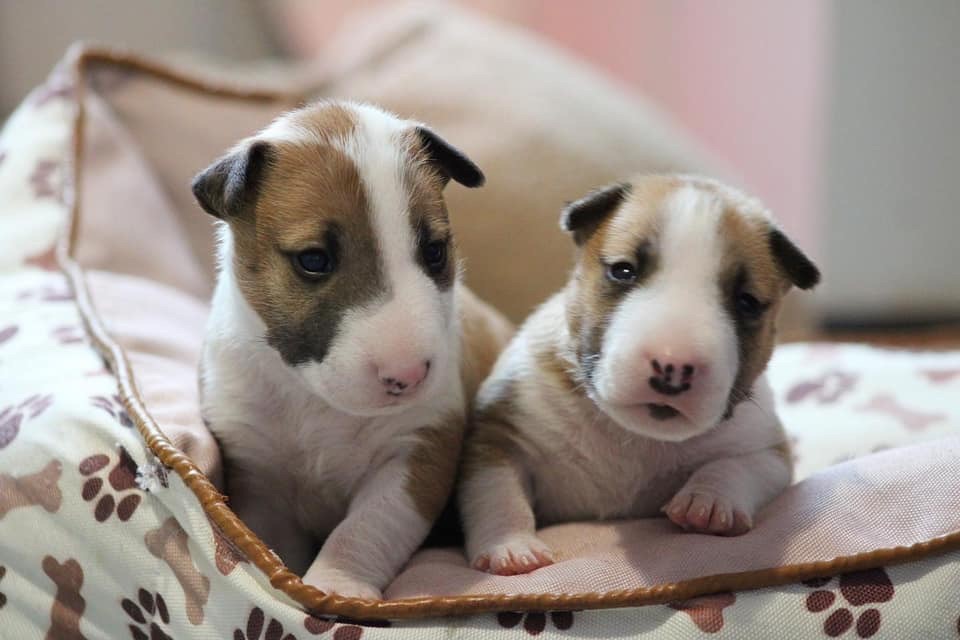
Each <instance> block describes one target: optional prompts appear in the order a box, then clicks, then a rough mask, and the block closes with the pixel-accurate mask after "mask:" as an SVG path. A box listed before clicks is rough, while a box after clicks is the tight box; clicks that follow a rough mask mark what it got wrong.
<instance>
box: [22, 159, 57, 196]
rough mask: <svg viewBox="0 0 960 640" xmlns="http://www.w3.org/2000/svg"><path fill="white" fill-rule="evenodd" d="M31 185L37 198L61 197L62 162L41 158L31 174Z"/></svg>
mask: <svg viewBox="0 0 960 640" xmlns="http://www.w3.org/2000/svg"><path fill="white" fill-rule="evenodd" d="M30 186H32V187H33V195H34V197H36V198H37V200H39V199H41V198H59V197H60V186H61V179H60V163H59V162H57V161H56V160H50V159H49V158H47V159H43V160H39V161H38V162H37V166H36V167H34V169H33V173H32V174H30Z"/></svg>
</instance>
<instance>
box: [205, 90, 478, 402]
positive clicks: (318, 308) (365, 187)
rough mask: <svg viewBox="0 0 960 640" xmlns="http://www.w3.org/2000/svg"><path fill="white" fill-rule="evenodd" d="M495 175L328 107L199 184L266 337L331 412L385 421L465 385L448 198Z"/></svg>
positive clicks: (355, 112)
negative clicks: (452, 380) (447, 384)
mask: <svg viewBox="0 0 960 640" xmlns="http://www.w3.org/2000/svg"><path fill="white" fill-rule="evenodd" d="M450 179H453V180H456V181H457V182H460V183H461V184H464V185H466V186H469V187H476V186H480V185H481V184H482V183H483V174H482V173H481V172H480V170H479V169H478V168H477V167H476V165H474V164H473V163H472V162H471V161H470V160H469V159H467V158H466V157H465V156H464V155H462V154H461V153H460V152H459V151H457V150H456V149H454V148H453V147H451V146H450V145H449V144H447V143H446V142H445V141H444V140H442V139H441V138H440V137H439V136H438V135H437V134H435V133H433V132H432V131H430V130H429V129H427V128H425V127H423V126H421V125H418V124H415V123H411V122H406V121H402V120H399V119H397V118H395V117H394V116H392V115H389V114H387V113H384V112H383V111H380V110H378V109H376V108H373V107H370V106H365V105H355V104H348V103H320V104H316V105H313V106H309V107H306V108H303V109H300V110H298V111H294V112H291V113H288V114H286V115H284V116H282V117H280V118H279V119H278V120H276V121H275V122H273V123H272V124H271V125H270V126H269V127H267V128H266V129H265V130H264V131H262V132H261V133H260V134H258V135H256V136H254V137H252V138H250V139H247V140H244V141H242V142H241V143H240V144H239V145H237V146H236V147H235V148H234V149H233V150H232V151H231V152H230V153H228V154H227V155H226V156H224V157H223V158H221V159H220V160H218V161H217V162H215V163H214V164H213V165H211V166H210V167H208V168H207V169H206V170H204V171H203V172H201V173H200V174H199V175H198V176H197V177H196V178H194V181H193V192H194V194H195V196H196V198H197V200H198V201H199V203H200V205H201V206H202V207H203V208H204V209H205V210H206V211H207V212H208V213H210V214H212V215H214V216H216V217H218V218H220V219H221V220H222V221H224V222H225V223H226V225H227V228H226V229H225V230H224V235H223V241H222V242H223V245H222V246H221V254H222V257H223V259H224V260H229V262H230V267H231V269H232V272H233V274H234V277H235V279H236V283H237V285H238V288H239V290H240V291H241V293H242V294H243V297H244V298H245V300H246V302H247V303H248V304H249V306H250V308H252V309H253V310H254V311H255V312H256V314H257V316H259V320H260V321H262V326H260V327H258V331H262V333H263V338H264V339H265V340H266V341H267V343H269V344H270V346H272V347H273V348H274V349H275V350H276V351H277V352H278V353H279V354H280V356H281V358H282V359H283V361H284V362H285V363H286V364H287V365H288V366H289V367H291V368H293V369H294V370H295V372H296V373H297V374H298V375H299V376H300V377H301V379H302V380H303V381H304V382H305V383H306V384H307V385H308V386H309V387H310V388H311V389H312V390H313V391H314V392H315V393H317V394H319V395H320V396H321V397H323V398H324V399H325V400H326V401H327V402H328V403H329V404H331V405H332V406H334V407H335V408H337V409H340V410H342V411H345V412H348V413H352V414H355V415H385V414H390V413H393V412H396V411H398V410H400V409H401V408H403V407H405V406H408V405H409V404H410V403H412V402H415V401H419V400H422V399H424V398H426V397H428V396H429V395H430V394H431V393H432V392H433V391H435V390H436V389H437V388H438V387H439V385H440V384H442V381H443V380H444V378H446V377H448V376H453V375H456V372H457V363H456V362H455V361H454V360H455V359H456V358H457V349H456V344H457V342H456V336H457V333H458V327H457V316H456V313H455V310H454V296H453V287H454V285H455V284H456V281H457V278H458V265H457V254H456V247H455V245H454V242H453V237H452V235H451V229H450V224H449V219H448V216H447V210H446V207H445V205H444V200H443V196H442V191H443V188H444V187H445V185H446V184H447V182H448V181H449V180H450Z"/></svg>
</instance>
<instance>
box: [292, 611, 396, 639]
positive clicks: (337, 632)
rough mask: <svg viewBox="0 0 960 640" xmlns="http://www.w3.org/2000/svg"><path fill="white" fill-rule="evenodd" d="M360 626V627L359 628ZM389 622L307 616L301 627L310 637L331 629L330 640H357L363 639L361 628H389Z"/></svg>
mask: <svg viewBox="0 0 960 640" xmlns="http://www.w3.org/2000/svg"><path fill="white" fill-rule="evenodd" d="M361 625H362V626H361ZM389 626H390V621H389V620H366V621H363V622H361V621H359V620H353V619H352V618H344V617H343V616H337V617H336V618H334V619H333V620H328V619H325V618H318V617H316V616H307V617H306V618H304V620H303V627H304V629H306V630H307V633H309V634H310V635H312V636H319V635H323V634H325V633H326V632H328V631H330V630H331V629H333V636H332V640H359V639H360V638H362V637H363V627H389Z"/></svg>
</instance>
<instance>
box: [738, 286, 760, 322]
mask: <svg viewBox="0 0 960 640" xmlns="http://www.w3.org/2000/svg"><path fill="white" fill-rule="evenodd" d="M736 304H737V312H738V313H740V315H742V316H744V317H745V318H759V317H760V316H761V315H762V314H763V312H764V311H766V310H767V306H766V305H765V304H763V303H762V302H760V301H759V300H757V299H756V297H754V296H753V295H751V294H749V293H747V292H746V291H741V292H740V293H738V294H737V297H736Z"/></svg>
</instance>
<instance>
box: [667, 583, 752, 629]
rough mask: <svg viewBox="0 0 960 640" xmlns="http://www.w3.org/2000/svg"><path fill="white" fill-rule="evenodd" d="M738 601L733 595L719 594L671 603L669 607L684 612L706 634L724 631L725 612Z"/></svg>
mask: <svg viewBox="0 0 960 640" xmlns="http://www.w3.org/2000/svg"><path fill="white" fill-rule="evenodd" d="M736 601H737V596H736V595H734V594H732V593H717V594H714V595H709V596H701V597H699V598H690V599H689V600H679V601H677V602H671V603H670V604H669V605H667V606H668V607H670V608H671V609H676V610H677V611H683V612H684V613H686V614H687V615H688V616H690V619H691V620H693V624H695V625H697V628H698V629H700V631H703V632H704V633H717V632H718V631H720V629H723V610H724V609H726V608H727V607H729V606H730V605H732V604H733V603H734V602H736Z"/></svg>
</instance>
